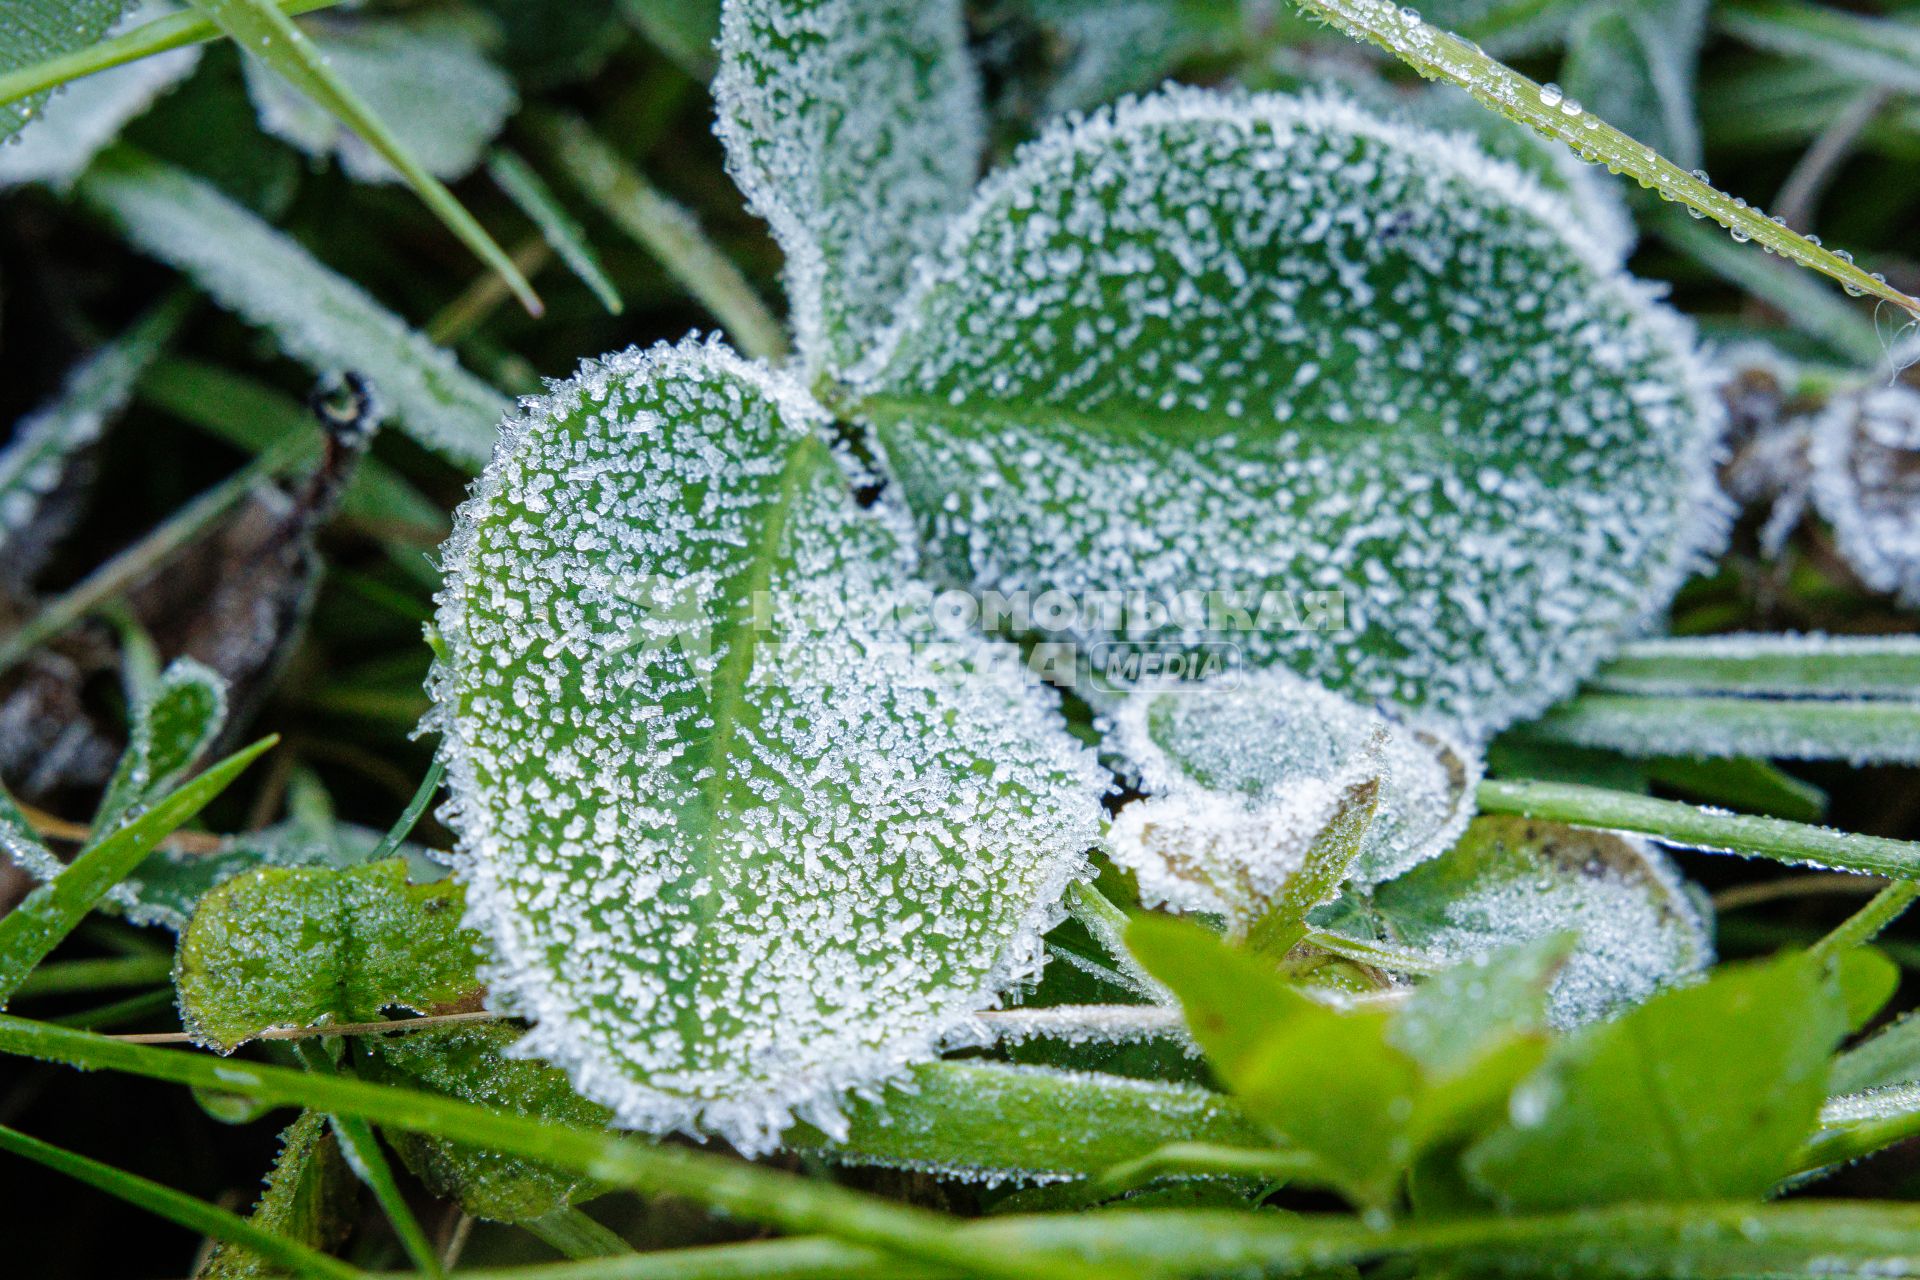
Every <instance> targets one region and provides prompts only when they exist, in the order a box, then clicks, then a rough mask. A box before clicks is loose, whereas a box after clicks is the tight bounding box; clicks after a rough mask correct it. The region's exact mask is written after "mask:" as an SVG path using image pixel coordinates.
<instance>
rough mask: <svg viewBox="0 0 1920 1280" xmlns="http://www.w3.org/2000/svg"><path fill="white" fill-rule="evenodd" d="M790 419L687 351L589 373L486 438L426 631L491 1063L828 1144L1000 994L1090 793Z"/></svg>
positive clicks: (1069, 864) (608, 1096) (800, 405)
mask: <svg viewBox="0 0 1920 1280" xmlns="http://www.w3.org/2000/svg"><path fill="white" fill-rule="evenodd" d="M822 417H823V415H822V413H821V411H820V410H818V409H817V408H815V407H814V406H812V405H811V404H810V403H809V402H808V401H807V400H806V399H805V397H804V396H803V395H802V394H801V393H800V391H799V390H798V388H797V387H796V386H795V385H794V384H793V383H792V382H791V381H790V380H789V379H788V378H786V377H785V376H783V375H780V374H775V373H771V372H769V371H767V370H765V369H762V368H759V367H756V366H752V365H749V364H746V363H745V362H743V361H741V360H740V359H739V358H737V357H735V356H733V355H732V354H731V353H729V352H727V351H726V350H725V349H724V348H721V347H718V346H713V345H709V346H700V345H697V344H685V345H682V346H680V347H659V348H655V349H654V350H652V351H650V352H644V353H642V352H638V351H629V352H627V353H625V354H623V355H619V356H614V357H612V358H610V359H608V360H606V361H603V362H598V363H592V364H589V365H587V366H586V367H585V368H584V369H583V370H582V371H581V373H580V374H579V375H578V376H576V377H575V378H574V379H573V380H572V381H570V382H567V383H565V384H561V385H559V386H558V387H556V388H555V390H554V391H553V393H552V394H551V395H550V396H548V397H547V398H546V399H544V400H541V401H534V402H530V407H529V408H528V409H526V410H525V411H524V412H523V414H522V415H521V416H520V417H518V418H517V419H515V420H513V421H511V422H510V423H509V424H508V427H507V431H506V435H505V437H504V438H503V441H502V444H501V448H500V451H499V453H498V454H497V456H496V457H495V459H494V462H493V465H492V466H491V467H490V468H489V469H488V470H487V472H486V474H485V475H484V476H483V477H482V479H481V481H480V483H479V485H478V487H477V488H476V490H475V492H474V496H473V497H472V498H471V499H470V500H469V502H468V503H467V505H466V506H465V507H463V508H462V510H461V515H460V519H459V531H458V533H457V534H456V536H455V538H454V541H453V543H452V544H451V546H450V549H449V555H448V560H447V582H448V585H447V588H446V591H445V593H444V595H443V597H442V601H441V611H440V619H439V626H440V632H441V635H442V636H443V637H444V639H445V642H446V647H447V657H446V659H445V661H444V663H443V665H442V667H441V669H440V672H439V674H438V677H437V681H436V684H437V693H438V697H439V700H440V704H441V708H442V711H441V714H442V717H443V728H444V730H445V732H446V735H447V739H446V748H447V755H448V759H449V761H450V771H449V777H450V779H451V784H452V789H453V794H454V797H455V805H454V808H453V812H452V814H451V821H452V823H453V825H454V827H455V828H456V830H457V831H458V832H459V834H460V837H461V839H460V846H459V850H458V854H457V863H456V865H457V869H458V871H459V874H460V875H461V876H462V878H463V879H464V880H465V881H466V883H467V886H468V903H469V920H470V922H471V923H472V924H473V926H474V927H475V928H477V929H478V930H479V931H480V932H481V933H482V934H483V935H484V936H485V938H486V940H487V943H488V944H489V947H490V949H491V953H492V954H491V960H490V963H489V964H488V965H487V966H486V968H485V970H484V976H485V978H486V980H487V984H488V987H489V991H490V1000H491V1002H492V1003H493V1004H494V1006H495V1007H497V1008H499V1009H501V1010H502V1011H504V1012H510V1013H514V1014H518V1015H521V1016H524V1017H527V1018H529V1019H531V1020H532V1021H533V1022H534V1023H535V1026H534V1029H533V1031H532V1033H531V1034H530V1035H529V1036H528V1038H527V1039H526V1041H524V1042H523V1043H522V1044H521V1045H520V1046H519V1050H518V1051H519V1052H523V1053H526V1054H530V1055H534V1056H539V1057H542V1058H545V1059H547V1060H549V1061H551V1062H553V1063H554V1064H555V1065H557V1066H560V1067H562V1068H563V1069H565V1070H566V1071H567V1072H568V1074H569V1075H570V1076H571V1078H572V1080H573V1082H574V1085H575V1086H576V1087H577V1088H578V1089H579V1090H580V1092H581V1093H583V1094H584V1095H586V1096H587V1097H588V1098H591V1099H593V1100H595V1101H597V1102H601V1103H604V1104H606V1105H607V1106H608V1107H610V1108H612V1109H613V1111H614V1112H615V1119H616V1121H617V1122H619V1123H622V1124H625V1125H628V1126H632V1127H639V1128H645V1129H650V1130H654V1131H665V1130H668V1129H675V1128H691V1127H696V1126H698V1127H702V1128H705V1129H708V1130H711V1131H716V1132H719V1133H721V1134H723V1135H725V1136H727V1137H729V1138H731V1139H732V1140H734V1141H735V1142H736V1143H738V1144H740V1145H742V1146H744V1147H747V1148H750V1149H752V1148H761V1147H765V1146H767V1145H769V1144H770V1143H771V1142H772V1141H773V1139H774V1138H775V1137H776V1136H777V1135H778V1133H779V1132H780V1131H781V1129H783V1128H784V1127H785V1126H786V1124H787V1123H788V1121H789V1119H790V1118H791V1117H792V1116H794V1115H798V1116H801V1117H802V1118H805V1119H808V1120H811V1121H813V1122H814V1123H816V1124H819V1125H820V1126H821V1127H822V1128H825V1129H828V1130H829V1131H832V1130H835V1129H837V1128H838V1127H839V1126H838V1121H837V1115H838V1113H837V1109H836V1104H837V1100H838V1099H839V1098H840V1097H841V1095H842V1094H843V1093H845V1092H846V1091H847V1090H849V1089H852V1088H861V1087H864V1088H871V1087H874V1086H877V1085H878V1084H880V1083H881V1082H884V1081H886V1080H888V1079H890V1078H892V1077H894V1076H896V1075H897V1074H898V1073H900V1072H901V1071H902V1070H904V1069H905V1068H906V1067H907V1066H908V1065H909V1064H911V1063H912V1062H914V1061H916V1060H919V1059H923V1058H925V1057H928V1056H930V1055H931V1054H932V1053H933V1052H934V1051H935V1049H936V1048H937V1046H939V1045H940V1044H941V1043H942V1042H943V1041H944V1040H945V1039H947V1038H948V1037H949V1036H951V1035H953V1034H956V1033H960V1032H962V1031H964V1029H965V1026H966V1024H967V1022H968V1015H970V1014H972V1013H974V1012H975V1011H977V1010H979V1009H981V1008H983V1007H986V1006H988V1005H990V1004H992V1003H993V1002H994V1001H995V999H996V998H997V996H998V994H999V993H1000V992H1001V991H1002V990H1003V989H1005V988H1006V987H1008V986H1009V985H1010V984H1011V983H1013V982H1014V981H1016V980H1018V979H1020V978H1023V977H1026V976H1030V975H1031V974H1032V972H1033V971H1034V969H1035V967H1036V964H1037V960H1038V956H1039V938H1040V933H1041V931H1042V930H1043V929H1044V928H1045V927H1047V926H1048V925H1050V924H1051V923H1052V922H1053V921H1054V920H1055V919H1056V918H1057V916H1058V907H1057V905H1056V904H1057V901H1058V899H1059V897H1060V894H1061V892H1062V890H1063V889H1064V887H1065V885H1066V883H1067V881H1068V880H1069V878H1071V877H1072V876H1073V875H1074V874H1075V873H1076V872H1077V871H1078V870H1079V869H1080V867H1081V866H1082V861H1083V857H1084V853H1085V851H1086V850H1087V849H1088V848H1089V847H1090V846H1091V845H1092V843H1093V842H1094V839H1095V838H1096V834H1097V824H1098V808H1099V806H1098V797H1099V794H1100V791H1101V790H1102V787H1103V780H1102V777H1101V775H1100V774H1099V771H1098V769H1097V768H1096V767H1095V765H1094V764H1093V762H1092V759H1091V757H1090V756H1089V754H1088V753H1087V752H1086V751H1085V749H1084V748H1082V747H1080V746H1079V744H1078V743H1077V742H1075V741H1074V739H1073V738H1072V737H1071V735H1070V734H1068V733H1067V731H1066V729H1065V726H1064V724H1063V723H1062V721H1061V720H1060V717H1059V713H1058V710H1057V708H1056V707H1054V706H1052V705H1050V702H1049V700H1048V697H1047V696H1044V695H1042V694H1041V693H1040V692H1038V691H1036V690H1035V689H1034V688H1032V687H1030V686H1029V685H1028V684H1026V683H1025V682H1024V681H1023V680H1022V679H1021V677H1020V673H1019V672H1018V670H1017V664H1015V669H1014V670H1011V671H1009V670H1004V669H1002V670H995V669H992V668H993V663H992V658H993V655H994V653H996V652H1001V650H995V649H993V648H991V647H990V646H989V644H988V642H986V641H985V640H982V639H979V638H977V637H975V636H972V635H970V634H966V633H961V634H957V635H954V636H952V637H950V638H948V639H946V640H945V641H944V643H937V644H936V643H932V642H934V641H936V640H937V639H938V637H937V636H936V635H934V634H932V633H928V634H920V633H918V632H917V631H916V630H915V629H914V627H913V626H912V625H911V623H910V621H909V615H912V614H913V613H914V610H913V609H912V607H911V602H912V600H913V592H912V591H911V589H910V582H911V580H910V577H909V574H910V571H911V568H912V560H911V556H910V555H909V554H908V552H907V551H906V550H905V548H904V546H903V539H902V536H901V533H900V531H899V530H898V529H897V528H896V527H895V525H894V523H893V522H892V521H891V519H890V518H889V517H887V516H886V515H884V514H880V515H876V514H871V513H868V512H863V511H861V510H860V509H859V507H858V506H857V505H856V504H855V502H854V498H853V495H852V492H851V490H850V489H849V487H848V483H847V481H846V479H845V477H844V476H843V475H842V473H841V471H840V468H839V467H838V465H837V464H836V462H835V459H834V457H833V455H832V453H831V451H830V450H829V449H828V447H827V446H826V445H825V444H824V443H823V442H822V441H821V439H820V438H819V437H817V436H816V435H815V434H814V428H815V427H816V426H817V425H818V424H819V423H820V421H821V419H822ZM923 641H925V642H928V643H926V644H922V643H921V642H923ZM1005 652H1013V651H1012V650H1010V649H1008V650H1005Z"/></svg>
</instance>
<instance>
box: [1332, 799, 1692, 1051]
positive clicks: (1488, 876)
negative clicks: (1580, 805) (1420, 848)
mask: <svg viewBox="0 0 1920 1280" xmlns="http://www.w3.org/2000/svg"><path fill="white" fill-rule="evenodd" d="M1318 918H1319V919H1320V920H1321V923H1322V925H1323V926H1324V927H1325V928H1327V929H1329V930H1330V931H1332V932H1333V933H1336V934H1345V935H1348V936H1351V937H1354V938H1356V939H1359V940H1361V941H1365V942H1382V943H1386V944H1389V945H1390V946H1392V947H1396V948H1400V949H1402V950H1404V951H1407V952H1411V953H1413V954H1415V955H1418V956H1420V957H1423V958H1424V960H1425V961H1426V963H1427V964H1429V965H1430V966H1431V967H1432V968H1434V969H1443V968H1450V967H1452V966H1454V965H1458V964H1462V963H1465V962H1467V961H1469V960H1471V959H1473V957H1475V956H1476V955H1479V954H1481V953H1484V952H1488V951H1492V950H1495V949H1497V948H1499V947H1505V946H1510V945H1513V944H1514V943H1519V942H1527V941H1531V940H1534V939H1537V938H1545V937H1548V936H1550V935H1553V934H1556V933H1563V932H1571V933H1573V934H1574V935H1575V936H1576V937H1577V939H1578V942H1577V944H1576V945H1575V947H1574V950H1573V953H1572V955H1571V956H1570V958H1569V959H1568V960H1567V963H1566V965H1565V967H1563V968H1562V969H1561V970H1560V973H1559V975H1558V976H1557V977H1556V978H1555V980H1554V984H1553V991H1552V995H1551V1001H1550V1012H1551V1015H1552V1018H1553V1021H1554V1022H1555V1023H1556V1024H1557V1025H1560V1026H1571V1025H1574V1024H1577V1023H1582V1022H1589V1021H1592V1020H1594V1019H1596V1018H1600V1017H1604V1016H1605V1015H1606V1014H1608V1013H1609V1012H1612V1011H1613V1010H1616V1009H1618V1008H1621V1007H1623V1006H1625V1005H1628V1004H1632V1003H1635V1002H1637V1001H1640V1000H1643V999H1645V998H1646V997H1647V996H1649V995H1651V994H1652V993H1653V992H1654V991H1655V990H1657V989H1659V988H1660V987H1661V986H1664V985H1666V984H1667V983H1670V982H1673V981H1674V980H1676V979H1678V978H1681V977H1684V976H1686V975H1688V974H1691V973H1693V972H1696V971H1697V970H1699V969H1702V968H1704V967H1705V966H1706V965H1707V964H1708V963H1710V962H1711V960H1712V949H1711V943H1710V940H1709V934H1708V929H1707V923H1706V921H1705V919H1704V918H1703V916H1702V912H1701V908H1700V906H1699V904H1698V903H1697V902H1696V901H1695V900H1694V898H1693V897H1692V895H1691V894H1690V893H1689V892H1688V890H1687V887H1686V884H1685V882H1684V881H1683V880H1682V879H1681V878H1680V875H1679V873H1678V872H1677V871H1676V870H1675V869H1674V867H1673V865H1672V863H1671V861H1670V860H1669V859H1668V858H1667V857H1666V855H1665V854H1663V853H1661V852H1660V851H1659V850H1658V849H1657V848H1655V847H1654V846H1653V845H1652V843H1650V842H1649V841H1646V840H1643V839H1640V838H1639V837H1637V836H1630V835H1624V834H1620V833H1617V832H1606V831H1588V830H1584V829H1580V828H1575V827H1563V826H1559V825H1556V824H1554V823H1546V822H1532V821H1529V820H1526V819H1521V818H1480V819H1477V820H1476V821H1475V822H1474V823H1473V824H1472V825H1471V826H1470V827H1469V828H1468V830H1467V834H1466V836H1465V837H1464V838H1463V839H1462V840H1461V841H1460V842H1459V844H1458V845H1456V846H1455V847H1454V848H1453V849H1452V850H1450V851H1449V852H1448V853H1446V854H1445V855H1443V856H1442V857H1440V858H1437V859H1435V860H1433V861H1431V862H1427V863H1423V864H1422V865H1420V866H1418V867H1415V868H1414V869H1413V870H1412V871H1410V872H1408V873H1407V874H1406V875H1404V876H1401V877H1400V878H1398V879H1396V880H1392V881H1389V882H1387V883H1386V884H1383V885H1381V886H1379V888H1378V889H1377V890H1376V891H1375V893H1374V895H1373V897H1372V899H1371V900H1364V899H1361V898H1359V897H1357V896H1354V895H1349V896H1348V897H1345V898H1342V899H1341V900H1340V901H1339V902H1337V903H1335V904H1334V905H1333V906H1332V907H1331V908H1327V909H1326V910H1325V912H1324V914H1323V915H1322V916H1321V917H1318Z"/></svg>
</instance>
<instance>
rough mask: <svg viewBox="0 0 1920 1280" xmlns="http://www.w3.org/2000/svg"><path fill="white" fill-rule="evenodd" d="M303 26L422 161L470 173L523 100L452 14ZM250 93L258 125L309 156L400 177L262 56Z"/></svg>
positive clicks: (365, 173) (452, 172)
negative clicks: (282, 76)
mask: <svg viewBox="0 0 1920 1280" xmlns="http://www.w3.org/2000/svg"><path fill="white" fill-rule="evenodd" d="M305 30H306V31H307V34H308V35H309V36H310V37H311V38H312V40H313V43H314V47H315V48H317V49H318V50H319V51H320V52H321V54H322V55H323V56H324V57H325V58H326V60H327V62H328V63H329V65H331V66H332V68H333V70H334V72H335V74H337V75H338V76H339V77H340V79H342V80H344V81H345V82H346V83H347V86H348V87H349V88H351V89H352V90H353V91H354V92H356V93H358V94H359V95H360V98H361V100H362V101H363V102H365V103H366V105H367V106H369V107H371V108H372V109H373V112H374V114H375V115H377V116H379V117H380V118H381V119H382V120H385V121H386V122H387V125H388V127H389V128H390V129H392V131H393V136H394V137H395V138H396V139H397V140H398V141H399V143H400V145H401V146H402V147H403V148H405V149H406V150H407V152H409V153H410V154H411V155H412V156H413V158H414V159H415V160H417V161H419V162H420V167H421V168H423V169H425V170H426V171H427V172H428V173H430V174H432V175H433V176H434V177H436V178H444V179H453V178H459V177H464V176H465V175H466V174H467V173H468V172H469V171H470V170H472V169H473V167H474V166H475V165H477V164H479V163H480V159H481V156H482V154H483V153H484V152H485V150H486V147H487V144H488V143H490V142H492V141H493V139H494V137H495V136H496V135H497V134H498V133H499V132H500V128H501V126H502V125H504V124H505V123H506V121H507V117H508V116H509V115H511V114H512V113H513V110H514V108H515V107H516V106H518V105H519V95H518V94H517V93H516V92H515V91H514V88H513V81H511V80H509V79H508V78H507V76H506V74H505V73H504V72H502V71H501V70H500V69H499V68H497V67H495V66H494V65H493V64H492V63H491V62H489V61H487V59H486V57H485V55H483V54H482V53H481V51H480V37H481V34H482V31H481V30H477V29H476V27H475V25H474V24H473V23H471V22H463V21H460V20H458V19H457V18H456V19H448V18H444V17H441V18H435V17H433V16H427V17H422V18H419V19H412V20H408V19H398V18H394V19H372V20H367V19H349V20H346V21H335V20H331V19H328V18H324V17H316V18H309V19H308V20H307V23H306V26H305ZM245 66H246V74H247V93H248V95H249V96H250V97H252V99H253V105H254V109H255V110H256V111H258V112H259V113H260V126H261V127H262V128H263V129H265V130H266V131H267V132H268V133H271V134H273V135H274V136H275V137H277V138H280V139H282V140H283V141H286V142H289V143H292V144H293V145H294V146H296V147H298V148H300V150H302V151H304V152H306V153H307V154H308V155H310V156H318V157H325V156H333V157H335V158H337V159H338V160H339V162H340V167H341V168H342V169H344V170H345V171H346V172H347V174H348V175H349V176H350V177H352V178H354V179H355V180H356V181H359V182H403V181H405V179H404V178H403V177H402V176H401V175H400V173H399V172H398V171H397V170H395V169H394V167H393V166H392V165H390V164H388V163H387V161H386V160H385V159H384V158H383V157H382V156H381V155H380V153H379V152H377V151H375V150H374V149H373V148H372V147H370V146H368V145H367V144H366V142H365V141H363V140H362V139H361V137H360V135H359V134H357V133H355V132H354V131H353V130H352V129H350V128H349V127H347V125H345V124H343V123H342V122H341V121H340V120H339V119H338V118H337V117H335V116H334V115H333V114H332V113H331V112H330V111H328V110H327V109H326V108H325V107H324V106H321V105H320V104H319V103H317V102H315V101H314V100H313V99H311V98H309V97H307V96H306V95H305V94H303V93H302V92H301V91H300V90H298V89H296V88H294V87H293V86H292V85H290V84H288V83H287V82H286V81H285V80H284V79H282V78H281V77H280V75H279V74H278V73H277V72H275V71H274V70H273V69H272V68H270V67H268V66H267V65H266V64H265V63H264V62H262V61H261V60H259V59H256V58H249V59H247V60H246V63H245Z"/></svg>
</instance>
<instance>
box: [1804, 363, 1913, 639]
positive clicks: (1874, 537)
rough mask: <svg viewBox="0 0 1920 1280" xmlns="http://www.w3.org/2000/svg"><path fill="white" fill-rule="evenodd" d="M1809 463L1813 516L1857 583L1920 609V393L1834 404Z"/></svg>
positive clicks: (1879, 394)
mask: <svg viewBox="0 0 1920 1280" xmlns="http://www.w3.org/2000/svg"><path fill="white" fill-rule="evenodd" d="M1807 461H1808V463H1809V465H1810V468H1811V470H1812V474H1813V505H1814V509H1815V510H1816V511H1818V512H1819V513H1820V516H1821V518H1822V519H1824V520H1825V521H1826V522H1827V523H1828V524H1830V525H1832V526H1833V536H1834V541H1835V542H1836V543H1837V544H1838V545H1839V548H1840V554H1841V555H1843V556H1845V557H1846V559H1847V563H1848V564H1850V565H1852V566H1853V571H1854V572H1855V573H1857V574H1859V575H1860V580H1861V581H1862V582H1864V583H1866V584H1867V585H1868V586H1869V587H1872V588H1873V589H1874V590H1875V591H1885V592H1889V593H1891V594H1893V595H1897V596H1898V597H1899V598H1900V601H1901V603H1903V604H1906V605H1909V606H1920V391H1914V390H1912V389H1911V388H1909V387H1905V386H1899V385H1895V386H1888V387H1876V388H1874V389H1872V390H1870V391H1865V392H1862V393H1861V394H1860V395H1858V396H1836V397H1834V399H1833V401H1832V402H1831V403H1830V404H1829V405H1828V406H1827V408H1826V410H1825V411H1824V412H1823V413H1822V414H1821V415H1820V416H1819V418H1818V419H1816V420H1815V422H1814V424H1813V427H1812V432H1811V441H1810V443H1809V445H1808V447H1807Z"/></svg>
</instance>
